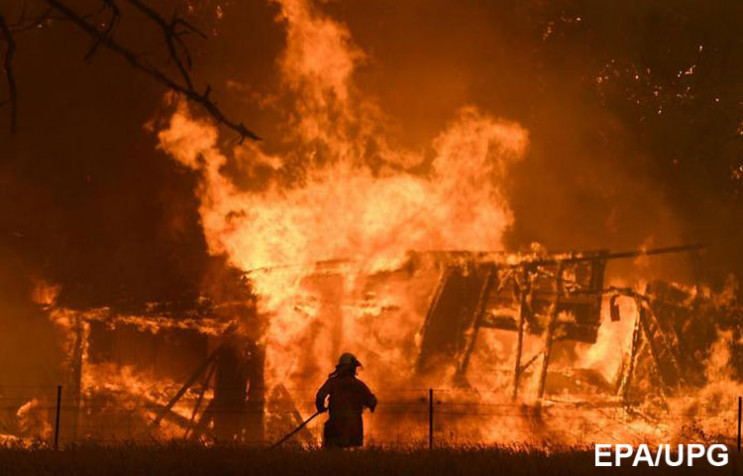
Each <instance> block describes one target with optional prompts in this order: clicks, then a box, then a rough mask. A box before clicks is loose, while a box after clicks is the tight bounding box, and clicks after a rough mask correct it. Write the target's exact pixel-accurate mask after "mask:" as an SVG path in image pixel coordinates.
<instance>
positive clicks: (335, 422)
mask: <svg viewBox="0 0 743 476" xmlns="http://www.w3.org/2000/svg"><path fill="white" fill-rule="evenodd" d="M328 397H330V400H329V404H328V410H329V412H330V418H329V419H328V421H327V422H325V429H324V432H323V443H324V446H325V447H326V448H333V447H336V448H348V447H353V446H362V445H363V444H364V421H363V419H362V418H361V413H362V412H363V411H364V408H369V409H370V410H371V411H372V412H374V408H375V407H376V406H377V398H376V397H375V396H374V394H373V393H371V391H370V390H369V387H367V386H366V384H364V382H362V381H361V380H359V379H357V378H356V376H355V375H354V371H348V372H335V373H333V374H331V375H330V377H329V378H328V380H327V381H326V382H325V384H323V386H322V387H320V390H318V391H317V396H316V397H315V406H316V407H317V410H318V411H323V410H324V409H325V399H326V398H328Z"/></svg>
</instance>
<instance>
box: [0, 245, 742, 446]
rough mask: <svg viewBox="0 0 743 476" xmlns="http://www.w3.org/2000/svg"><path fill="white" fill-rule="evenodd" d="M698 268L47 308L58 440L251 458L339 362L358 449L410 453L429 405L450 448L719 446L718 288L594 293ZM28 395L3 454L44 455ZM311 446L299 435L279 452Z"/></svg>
mask: <svg viewBox="0 0 743 476" xmlns="http://www.w3.org/2000/svg"><path fill="white" fill-rule="evenodd" d="M699 252H700V247H698V246H686V247H671V248H662V249H656V250H643V251H637V252H628V253H612V252H609V251H597V252H570V253H552V254H548V253H545V252H543V251H537V252H535V253H532V254H529V255H506V254H503V253H475V252H453V251H450V252H411V253H409V254H408V256H407V258H406V259H405V260H404V262H402V263H400V264H399V265H398V266H396V267H394V268H393V269H387V270H380V271H377V272H374V273H371V274H365V275H363V276H358V275H353V274H350V272H349V269H352V268H353V266H354V264H353V263H352V262H348V261H341V260H339V261H332V262H321V263H317V264H316V265H314V266H313V267H311V268H310V269H308V268H307V267H303V268H302V269H301V271H296V270H291V271H287V270H285V269H261V270H256V271H253V272H248V273H243V274H241V275H239V276H238V277H237V278H235V280H236V282H235V283H233V284H235V285H234V286H233V289H240V290H242V292H237V293H232V294H230V295H229V297H228V298H225V297H224V295H223V296H221V300H216V299H213V298H212V299H210V298H208V297H200V298H198V299H196V300H193V301H187V302H178V303H125V304H122V303H118V304H112V305H111V306H108V307H103V308H96V309H69V308H60V307H58V306H56V305H55V304H54V302H53V300H51V301H49V300H47V302H46V303H45V304H44V305H43V309H44V311H45V312H47V313H48V315H49V317H50V319H52V321H53V322H54V323H55V324H56V326H57V328H58V329H59V331H60V335H61V336H62V339H63V341H64V346H65V348H66V349H67V360H66V372H67V376H68V377H67V381H66V382H64V385H63V388H64V394H63V395H64V397H63V399H62V405H61V410H62V411H61V424H60V426H59V428H60V430H59V431H60V433H61V439H62V441H64V442H73V441H91V440H92V441H122V440H127V441H129V440H133V441H151V440H153V439H155V440H173V439H181V440H183V439H185V440H198V441H201V442H207V443H211V442H220V441H221V442H228V441H230V442H241V443H245V444H253V445H263V444H266V443H269V442H271V441H274V440H276V439H277V438H278V437H279V436H281V435H282V434H283V433H285V432H287V431H289V430H291V429H292V428H294V427H296V426H297V425H299V424H300V423H301V422H302V421H303V420H304V419H305V418H306V417H307V416H308V415H310V414H311V413H312V411H313V410H312V407H313V405H312V396H313V395H314V387H316V386H317V385H319V384H320V383H322V381H323V380H324V376H325V373H326V371H327V370H328V369H327V368H324V367H321V366H318V365H317V364H316V362H317V361H318V359H317V356H318V354H319V355H320V356H324V358H326V359H327V361H328V362H329V363H330V362H332V361H333V359H334V358H335V356H336V355H339V354H340V353H341V351H342V350H343V349H346V348H349V346H352V347H353V349H354V351H355V352H356V353H357V354H358V355H359V356H360V358H361V360H362V361H363V362H364V363H366V364H367V367H368V368H367V369H365V370H364V372H365V375H364V379H365V380H367V381H368V382H369V383H370V386H371V387H372V388H374V389H375V392H376V393H377V395H378V396H379V399H380V404H379V408H378V410H377V412H376V414H375V415H374V417H373V418H370V419H369V421H368V428H369V437H368V440H369V441H371V442H372V443H374V444H381V445H395V444H407V445H409V444H417V443H422V442H424V441H425V440H426V438H428V436H427V432H428V430H429V428H428V422H429V417H431V415H429V413H428V412H429V404H430V405H431V406H430V411H432V412H434V414H435V426H434V427H433V430H434V433H436V434H438V437H439V438H441V439H443V440H445V441H448V442H451V443H496V442H497V443H503V442H532V443H533V442H545V441H548V442H556V443H564V444H587V443H590V442H592V441H596V440H597V439H602V438H606V437H607V436H609V437H612V438H617V439H619V440H621V441H623V442H626V441H635V440H638V441H639V440H641V441H647V440H656V439H657V440H663V441H668V440H669V439H673V438H682V437H684V435H686V436H688V434H689V433H690V432H691V433H693V434H694V435H695V436H696V437H698V436H699V435H707V436H709V437H719V435H720V434H725V429H724V428H722V425H723V421H725V420H726V418H727V417H728V415H727V412H730V411H732V406H731V405H727V404H726V401H725V399H726V398H727V397H730V396H731V395H733V394H734V391H735V389H737V388H740V382H741V380H742V377H743V365H742V364H743V361H741V360H740V358H738V357H739V356H740V355H741V353H740V346H741V336H742V335H743V327H742V326H741V323H743V314H742V313H743V309H741V308H740V307H737V306H736V305H735V302H736V301H735V295H734V292H735V290H734V289H732V288H731V289H730V290H729V293H728V294H727V295H725V294H719V293H718V294H713V293H711V292H709V291H708V290H706V289H705V288H703V287H701V286H697V287H689V286H681V285H676V284H673V283H668V282H660V281H658V282H651V283H644V284H643V285H641V286H640V285H638V286H634V287H619V286H611V285H606V284H605V283H606V282H607V281H609V282H611V276H608V277H606V276H604V275H605V269H606V264H607V262H608V261H611V260H613V259H627V258H637V257H649V256H652V255H655V254H662V253H678V254H688V253H699ZM679 256H683V255H679ZM297 272H298V273H299V274H301V279H299V281H296V284H297V285H296V287H294V288H292V291H291V293H289V295H291V297H292V299H291V303H290V306H289V307H280V308H278V309H279V310H277V311H274V312H272V313H265V312H262V311H261V310H260V306H258V305H257V302H258V301H259V299H260V296H257V295H255V294H254V293H252V292H251V291H250V289H252V288H251V275H252V274H254V273H262V274H277V275H278V276H280V277H283V278H286V279H289V276H294V277H295V278H296V276H297V274H296V273H297ZM287 273H288V274H287ZM349 276H353V279H349ZM287 282H289V281H287ZM281 313H289V314H290V319H288V320H287V316H282V315H280V314H281ZM282 317H283V319H282ZM287 322H292V323H293V324H292V326H293V327H288V326H287V325H286V323H287ZM287 342H290V343H291V346H287V344H286V343H287ZM319 343H324V344H323V345H324V347H319V345H320V344H319ZM617 344H619V345H617ZM328 367H329V366H328ZM723 374H724V375H723ZM429 388H430V389H433V391H434V393H433V395H435V396H434V399H433V401H432V402H429V401H428V391H429V390H428V389H429ZM44 398H46V397H45V396H44V395H36V396H31V398H29V401H28V402H26V403H25V404H24V405H23V406H22V407H21V408H20V409H19V410H18V411H17V415H13V416H12V417H13V418H16V419H18V420H19V421H20V422H21V423H20V424H19V425H18V428H20V430H19V431H17V432H15V434H13V435H8V437H26V438H39V439H42V440H44V439H46V440H48V439H49V438H50V428H52V426H53V425H54V416H55V415H54V412H53V411H46V412H42V409H44V408H46V409H49V408H51V407H52V405H51V402H47V404H46V405H40V404H38V402H39V400H43V399H44ZM8 418H9V416H8V415H6V419H8ZM34 421H35V422H36V423H34ZM503 422H507V425H503ZM716 432H719V433H716ZM319 438H320V434H319V427H318V428H314V429H313V428H312V427H308V428H304V429H303V430H302V431H301V432H299V433H298V434H297V435H296V437H295V440H296V441H297V442H299V443H300V444H305V445H311V446H313V445H317V444H319V441H320V440H319ZM622 438H623V439H622Z"/></svg>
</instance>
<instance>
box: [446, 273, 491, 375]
mask: <svg viewBox="0 0 743 476" xmlns="http://www.w3.org/2000/svg"><path fill="white" fill-rule="evenodd" d="M497 282H498V268H497V267H496V266H495V264H490V265H488V271H487V275H486V276H485V282H484V283H483V286H482V289H481V291H480V296H479V298H478V300H477V308H476V311H475V322H474V324H473V326H472V335H471V336H470V339H469V341H468V342H467V344H466V348H465V351H464V357H463V358H462V362H461V364H460V365H459V368H458V369H457V374H456V379H457V381H459V382H462V381H464V377H465V375H466V374H467V367H469V364H470V357H471V356H472V351H473V350H474V349H475V343H476V342H477V335H478V333H479V332H480V326H481V325H482V321H483V319H484V318H485V313H486V312H487V306H488V296H489V295H490V291H491V289H493V286H494V285H495V284H496V283H497Z"/></svg>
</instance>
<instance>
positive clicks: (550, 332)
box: [537, 262, 563, 402]
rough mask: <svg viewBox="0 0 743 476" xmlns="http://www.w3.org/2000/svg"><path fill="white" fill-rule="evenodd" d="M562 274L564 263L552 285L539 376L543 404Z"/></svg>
mask: <svg viewBox="0 0 743 476" xmlns="http://www.w3.org/2000/svg"><path fill="white" fill-rule="evenodd" d="M562 274H563V263H562V262H558V265H557V272H556V273H555V278H554V280H553V283H552V286H553V287H552V289H553V292H554V295H553V298H552V299H553V300H552V306H551V308H550V318H549V324H548V325H547V338H546V342H545V348H544V357H543V358H542V371H541V373H540V374H539V387H538V390H537V398H538V400H537V402H541V400H542V397H543V396H544V387H545V383H546V382H547V367H548V366H549V362H550V355H551V354H552V342H553V340H554V337H555V329H556V328H557V317H558V315H559V313H560V310H559V304H560V296H561V294H562Z"/></svg>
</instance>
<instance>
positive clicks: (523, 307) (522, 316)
mask: <svg viewBox="0 0 743 476" xmlns="http://www.w3.org/2000/svg"><path fill="white" fill-rule="evenodd" d="M521 274H522V281H523V282H522V284H521V285H520V286H519V285H518V282H517V283H516V284H515V286H516V288H517V289H516V292H517V293H518V296H519V321H518V324H517V328H516V332H517V336H516V363H515V365H514V368H513V391H512V393H511V400H512V401H514V402H515V401H516V399H517V398H518V396H519V385H520V384H521V372H522V371H523V370H524V369H525V368H526V366H523V367H522V366H521V354H522V353H523V349H524V325H525V324H526V312H527V306H528V303H527V299H528V297H529V294H530V293H531V284H532V283H531V280H532V274H531V270H530V268H529V267H528V266H524V267H523V269H522V273H521ZM529 364H531V362H529ZM529 364H527V365H529Z"/></svg>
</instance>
